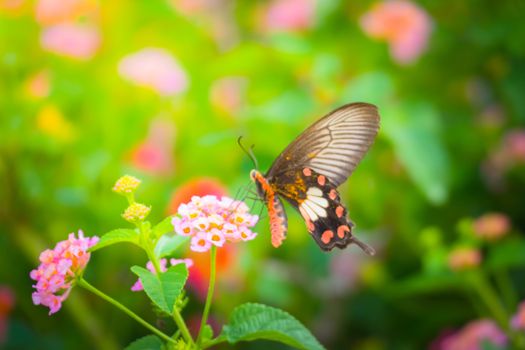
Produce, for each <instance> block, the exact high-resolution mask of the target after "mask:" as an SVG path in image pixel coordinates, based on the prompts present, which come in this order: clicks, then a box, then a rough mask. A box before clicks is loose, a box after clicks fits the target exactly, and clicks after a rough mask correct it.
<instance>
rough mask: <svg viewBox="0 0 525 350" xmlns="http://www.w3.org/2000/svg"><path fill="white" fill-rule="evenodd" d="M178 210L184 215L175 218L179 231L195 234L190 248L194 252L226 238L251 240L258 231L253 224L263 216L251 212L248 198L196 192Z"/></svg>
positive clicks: (175, 225) (231, 240)
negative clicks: (236, 198) (196, 193)
mask: <svg viewBox="0 0 525 350" xmlns="http://www.w3.org/2000/svg"><path fill="white" fill-rule="evenodd" d="M177 213H178V214H179V216H180V217H174V218H173V220H172V223H173V226H174V228H175V232H176V233H177V234H179V235H182V236H191V237H192V238H191V247H190V249H191V250H193V251H194V252H207V251H208V250H209V249H210V248H211V247H212V245H215V246H217V247H222V246H223V245H224V243H225V242H239V241H249V240H252V239H254V238H255V237H256V235H257V234H256V233H254V232H252V231H251V230H250V227H253V226H254V225H255V224H256V223H257V221H258V220H259V217H258V216H257V215H251V214H250V212H249V208H248V206H247V205H246V204H245V203H244V202H241V201H235V200H233V199H231V198H229V197H222V198H221V199H218V198H217V197H216V196H204V197H197V196H193V197H192V199H191V201H190V202H189V203H187V204H181V205H180V206H179V208H178V210H177ZM188 231H189V232H188Z"/></svg>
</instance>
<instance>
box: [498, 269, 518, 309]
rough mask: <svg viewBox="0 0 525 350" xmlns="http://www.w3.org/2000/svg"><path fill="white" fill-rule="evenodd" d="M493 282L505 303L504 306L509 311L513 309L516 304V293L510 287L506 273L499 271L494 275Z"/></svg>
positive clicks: (510, 283)
mask: <svg viewBox="0 0 525 350" xmlns="http://www.w3.org/2000/svg"><path fill="white" fill-rule="evenodd" d="M494 280H495V281H496V284H497V286H498V289H499V291H500V293H501V295H502V297H503V300H504V301H505V306H506V307H507V308H509V309H511V310H512V309H514V308H515V307H516V305H517V304H518V297H517V295H516V291H515V290H514V288H513V286H512V281H511V280H510V276H509V274H508V272H507V271H505V270H500V271H496V273H495V274H494Z"/></svg>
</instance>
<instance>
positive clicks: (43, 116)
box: [36, 105, 75, 142]
mask: <svg viewBox="0 0 525 350" xmlns="http://www.w3.org/2000/svg"><path fill="white" fill-rule="evenodd" d="M36 124H37V127H38V129H39V130H41V131H42V132H43V133H44V134H46V135H48V136H50V137H52V138H54V139H56V140H58V141H62V142H69V141H71V140H72V139H73V138H74V135H75V130H74V128H73V125H72V124H71V123H70V122H69V121H68V120H67V119H66V118H65V117H64V115H63V114H62V112H61V111H60V110H59V109H58V108H57V107H56V106H54V105H45V106H44V107H42V109H41V110H40V111H39V112H38V115H37V117H36Z"/></svg>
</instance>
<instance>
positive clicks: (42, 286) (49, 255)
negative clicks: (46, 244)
mask: <svg viewBox="0 0 525 350" xmlns="http://www.w3.org/2000/svg"><path fill="white" fill-rule="evenodd" d="M97 242H98V237H96V236H95V237H91V238H90V237H84V233H83V232H82V231H81V230H79V231H78V238H76V237H75V234H74V233H71V234H69V237H68V239H67V240H65V241H61V242H58V243H57V245H56V246H55V248H54V249H53V250H50V249H47V250H44V251H43V252H42V253H41V254H40V265H39V266H38V268H37V269H36V270H33V271H31V273H30V277H31V279H33V280H35V281H36V282H37V283H36V284H35V285H34V286H33V287H34V288H36V292H33V294H32V297H33V303H34V304H35V305H40V304H42V305H44V306H47V307H49V314H50V315H51V314H54V313H55V312H57V311H58V310H60V308H61V307H62V302H63V301H64V300H66V299H67V297H68V295H69V292H70V291H71V288H73V284H74V282H75V278H76V277H77V276H79V275H80V274H81V273H82V272H83V271H84V269H85V268H86V265H87V263H88V262H89V258H90V256H91V254H90V253H88V252H87V250H88V248H90V247H92V246H93V245H95V244H96V243H97Z"/></svg>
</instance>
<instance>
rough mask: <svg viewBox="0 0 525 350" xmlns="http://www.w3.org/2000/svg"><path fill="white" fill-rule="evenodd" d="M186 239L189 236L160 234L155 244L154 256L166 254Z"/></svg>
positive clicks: (160, 256) (170, 252)
mask: <svg viewBox="0 0 525 350" xmlns="http://www.w3.org/2000/svg"><path fill="white" fill-rule="evenodd" d="M188 240H189V237H184V236H180V235H177V234H174V235H164V236H161V237H160V239H159V241H158V242H157V245H156V246H155V250H154V253H155V256H157V257H159V258H162V257H165V256H168V255H170V254H172V253H173V252H174V251H175V250H177V249H178V248H179V247H180V246H181V245H183V244H184V243H186V242H187V241H188Z"/></svg>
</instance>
